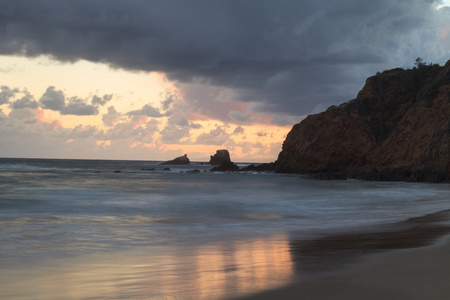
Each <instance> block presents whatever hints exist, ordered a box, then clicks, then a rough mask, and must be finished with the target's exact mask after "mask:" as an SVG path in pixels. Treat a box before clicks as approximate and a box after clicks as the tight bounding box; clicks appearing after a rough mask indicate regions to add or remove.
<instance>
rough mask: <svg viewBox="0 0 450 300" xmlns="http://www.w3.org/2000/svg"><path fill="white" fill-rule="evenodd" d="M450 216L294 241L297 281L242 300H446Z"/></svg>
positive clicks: (449, 295) (449, 276)
mask: <svg viewBox="0 0 450 300" xmlns="http://www.w3.org/2000/svg"><path fill="white" fill-rule="evenodd" d="M449 219H450V212H449V211H443V212H440V213H436V214H432V215H427V216H424V217H420V218H413V219H409V220H407V221H405V222H400V223H396V224H391V225H390V226H387V227H386V228H385V229H387V230H383V231H376V232H368V233H353V234H345V235H337V236H333V237H327V238H323V239H318V240H311V241H298V242H295V241H294V242H293V245H292V249H293V250H292V251H293V255H294V256H295V260H296V261H297V262H298V265H297V269H298V275H299V276H298V280H297V281H296V282H295V283H294V284H292V285H290V286H288V287H285V288H281V289H278V290H272V291H267V292H263V293H259V294H255V295H252V296H249V297H246V298H245V299H395V300H401V299H450V284H449V279H450V235H449V233H450V226H449Z"/></svg>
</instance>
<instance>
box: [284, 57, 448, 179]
mask: <svg viewBox="0 0 450 300" xmlns="http://www.w3.org/2000/svg"><path fill="white" fill-rule="evenodd" d="M449 154H450V61H449V62H447V64H446V65H445V66H444V67H441V66H439V65H425V64H420V65H419V66H418V67H416V68H414V69H408V70H403V69H393V70H389V71H384V72H383V73H379V74H377V75H375V76H372V77H370V78H368V79H367V81H366V84H365V86H364V88H363V89H362V90H361V91H360V92H359V93H358V95H357V97H356V99H354V100H351V101H349V102H347V103H344V104H342V105H340V106H332V107H330V108H329V109H328V110H327V111H325V112H322V113H319V114H316V115H311V116H308V117H307V118H306V119H304V120H303V121H302V122H301V123H299V124H296V125H295V126H294V127H293V128H292V130H291V131H290V132H289V134H288V135H287V137H286V140H285V142H284V144H283V148H282V151H281V152H280V154H279V156H278V159H277V161H276V162H275V166H276V170H277V171H278V172H290V173H308V174H316V175H319V174H328V175H330V174H331V175H330V176H331V177H332V176H337V177H339V176H347V177H348V176H350V177H357V178H365V179H376V180H412V181H431V182H442V181H449V180H450V156H449ZM328 175H326V176H328ZM330 176H328V177H330Z"/></svg>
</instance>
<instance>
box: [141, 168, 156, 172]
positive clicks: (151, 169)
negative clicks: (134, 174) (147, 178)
mask: <svg viewBox="0 0 450 300" xmlns="http://www.w3.org/2000/svg"><path fill="white" fill-rule="evenodd" d="M141 171H155V168H149V169H145V168H142V169H141Z"/></svg>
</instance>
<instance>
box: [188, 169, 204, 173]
mask: <svg viewBox="0 0 450 300" xmlns="http://www.w3.org/2000/svg"><path fill="white" fill-rule="evenodd" d="M186 173H188V174H197V173H201V171H200V170H199V169H193V170H188V171H186Z"/></svg>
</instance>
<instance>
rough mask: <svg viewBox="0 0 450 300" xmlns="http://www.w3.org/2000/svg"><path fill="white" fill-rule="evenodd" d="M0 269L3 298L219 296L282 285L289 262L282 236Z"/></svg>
mask: <svg viewBox="0 0 450 300" xmlns="http://www.w3.org/2000/svg"><path fill="white" fill-rule="evenodd" d="M5 271H6V270H2V275H0V282H1V283H0V290H1V292H0V296H1V298H3V297H5V298H8V299H14V298H30V299H31V298H33V299H57V298H58V299H60V298H69V299H75V298H90V299H96V298H113V299H126V298H133V297H134V298H136V297H143V298H151V299H219V298H221V299H222V298H229V297H237V296H242V295H246V294H249V293H253V292H258V291H263V290H266V289H272V288H276V287H280V286H283V285H287V284H289V283H290V282H291V281H292V277H293V271H294V267H293V262H292V259H291V254H290V250H289V241H288V239H287V236H284V235H276V236H272V237H271V238H268V239H262V238H261V239H252V240H246V241H243V240H241V241H238V242H228V243H225V242H221V243H217V244H209V245H206V246H192V247H189V248H183V249H173V248H169V247H160V248H155V247H152V248H144V249H143V248H140V249H139V250H137V251H133V252H130V251H127V252H119V253H108V254H101V255H99V254H95V255H84V256H82V257H77V258H71V259H64V260H63V259H53V260H48V261H47V262H36V263H32V264H31V265H30V267H29V269H24V268H23V269H22V268H20V269H15V270H9V271H7V272H5Z"/></svg>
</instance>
